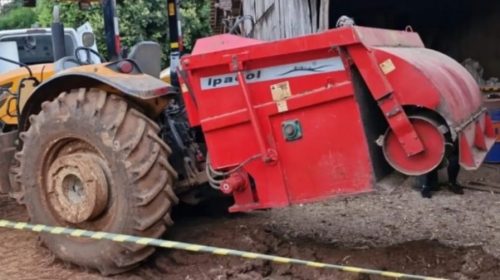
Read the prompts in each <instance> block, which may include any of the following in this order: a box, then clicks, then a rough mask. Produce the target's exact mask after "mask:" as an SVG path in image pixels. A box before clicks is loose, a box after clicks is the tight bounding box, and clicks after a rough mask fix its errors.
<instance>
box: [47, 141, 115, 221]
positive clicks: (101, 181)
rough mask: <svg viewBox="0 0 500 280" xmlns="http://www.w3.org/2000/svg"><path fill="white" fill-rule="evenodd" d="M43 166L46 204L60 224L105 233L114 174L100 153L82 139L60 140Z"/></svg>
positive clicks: (48, 154) (50, 149)
mask: <svg viewBox="0 0 500 280" xmlns="http://www.w3.org/2000/svg"><path fill="white" fill-rule="evenodd" d="M43 162H44V165H45V166H44V169H43V170H44V174H45V176H44V177H45V178H44V179H43V180H42V183H43V186H42V187H43V190H44V201H45V203H47V204H48V206H49V208H50V210H51V211H52V212H53V213H54V214H55V216H56V218H57V219H58V221H59V222H60V223H61V224H67V223H70V224H73V225H75V224H78V225H82V227H85V228H92V229H103V226H105V225H106V224H107V223H106V221H104V220H103V219H106V217H101V216H106V215H105V213H106V212H107V210H108V206H109V205H108V204H109V203H108V202H109V197H110V182H109V180H108V178H109V177H110V176H109V174H111V172H110V169H109V166H108V165H107V163H106V161H105V160H104V158H103V157H102V156H101V154H100V153H99V152H98V151H97V149H95V148H94V147H93V146H92V145H90V144H88V143H87V142H85V141H83V140H80V139H71V138H70V139H68V138H66V139H60V140H58V141H56V142H55V143H54V144H53V145H52V146H51V147H50V148H49V149H48V152H47V153H46V154H45V157H44V161H43ZM100 220H102V221H100ZM89 223H90V224H89Z"/></svg>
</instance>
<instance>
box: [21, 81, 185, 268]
mask: <svg viewBox="0 0 500 280" xmlns="http://www.w3.org/2000/svg"><path fill="white" fill-rule="evenodd" d="M30 122H31V126H30V128H29V129H28V130H27V131H26V132H25V133H22V134H21V140H22V141H23V143H24V145H23V148H22V151H21V152H19V153H18V154H17V155H16V158H17V159H18V160H19V163H20V165H19V170H18V174H17V179H18V180H19V181H20V183H21V185H22V188H23V192H24V196H23V198H22V201H23V203H24V204H25V205H26V207H27V209H28V212H29V215H30V218H31V222H33V223H40V224H45V225H52V226H68V227H73V228H80V229H88V230H93V231H107V232H115V233H123V234H131V235H137V236H144V237H151V238H158V237H160V236H161V235H162V234H163V233H164V232H165V230H166V227H167V226H169V225H171V224H172V220H171V219H170V212H171V208H172V206H173V205H174V204H175V203H177V202H178V199H177V197H176V195H175V194H174V192H173V189H172V185H173V181H174V179H175V178H176V176H177V174H176V172H175V171H174V170H173V168H172V167H171V166H170V164H169V163H168V161H167V158H168V156H169V154H170V153H171V150H170V148H169V147H168V146H167V145H166V144H165V143H164V142H163V141H162V140H161V139H160V138H159V137H158V136H157V133H158V130H159V127H158V126H157V125H156V124H155V123H154V122H152V121H151V120H149V119H148V118H147V117H146V116H144V115H143V114H142V113H140V112H138V111H137V110H135V109H133V108H131V107H130V106H129V104H128V103H127V101H125V100H124V99H123V98H121V97H118V96H116V95H112V94H108V93H106V92H104V91H101V90H98V89H90V90H86V89H79V90H74V91H71V92H70V93H69V94H66V93H62V94H61V95H60V96H59V97H57V98H56V99H55V100H53V101H51V102H45V103H44V104H42V110H41V112H40V113H39V114H38V115H33V116H31V117H30ZM41 240H42V242H43V243H44V244H45V245H46V246H47V247H48V248H49V249H50V250H51V251H52V252H54V253H55V255H56V256H57V257H59V258H60V259H62V260H63V261H67V262H71V263H75V264H78V265H80V266H84V267H87V268H93V269H97V270H99V271H100V272H101V273H103V274H105V275H109V274H116V273H120V272H123V271H126V270H129V269H131V268H133V267H135V266H136V265H137V264H138V263H139V262H141V261H143V260H144V259H146V258H147V257H148V256H150V255H151V254H152V253H153V251H154V248H152V247H145V246H142V245H136V244H127V243H117V242H111V241H105V240H92V239H85V238H75V237H66V236H58V235H49V234H42V235H41Z"/></svg>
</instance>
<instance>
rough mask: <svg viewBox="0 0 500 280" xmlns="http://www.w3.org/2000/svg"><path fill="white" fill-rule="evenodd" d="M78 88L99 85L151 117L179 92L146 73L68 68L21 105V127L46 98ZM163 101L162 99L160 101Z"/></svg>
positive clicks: (21, 128)
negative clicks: (81, 70)
mask: <svg viewBox="0 0 500 280" xmlns="http://www.w3.org/2000/svg"><path fill="white" fill-rule="evenodd" d="M77 88H100V89H102V90H105V91H107V92H110V93H114V94H117V95H120V96H123V97H125V98H126V99H127V100H130V101H131V102H133V103H134V104H136V105H138V106H139V107H142V108H143V109H144V113H145V114H146V115H148V116H149V117H156V116H157V115H158V114H159V113H160V112H161V111H162V110H163V109H164V107H165V106H166V104H167V100H168V98H166V97H169V96H173V95H176V94H177V91H176V89H175V88H174V87H173V86H171V85H170V84H168V83H166V82H164V81H162V80H160V79H158V78H155V77H153V76H150V75H146V74H142V73H141V74H121V73H116V72H112V73H103V74H101V73H98V72H97V71H96V72H73V71H71V70H70V71H65V72H63V73H61V74H59V75H56V76H54V77H52V78H51V79H49V80H47V81H45V82H43V83H42V84H40V85H39V86H38V87H37V88H36V89H35V90H34V91H33V92H32V93H31V95H30V96H29V98H28V99H27V100H26V102H25V103H24V104H21V118H20V120H19V130H20V131H24V130H26V129H27V128H28V126H29V122H28V117H29V116H30V115H32V114H36V113H38V112H40V110H41V105H42V103H43V102H45V101H49V100H53V99H54V98H56V97H57V96H58V95H59V94H60V93H62V92H69V91H70V90H72V89H77ZM159 100H160V101H159Z"/></svg>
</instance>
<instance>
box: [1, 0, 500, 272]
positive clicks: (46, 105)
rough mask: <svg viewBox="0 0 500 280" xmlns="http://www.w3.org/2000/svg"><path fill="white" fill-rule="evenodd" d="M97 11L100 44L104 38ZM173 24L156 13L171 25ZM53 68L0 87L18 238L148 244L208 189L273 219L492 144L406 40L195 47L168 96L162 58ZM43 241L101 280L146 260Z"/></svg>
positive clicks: (457, 91) (356, 31)
mask: <svg viewBox="0 0 500 280" xmlns="http://www.w3.org/2000/svg"><path fill="white" fill-rule="evenodd" d="M83 2H89V1H83ZM107 2H108V3H110V2H112V1H107ZM109 7H111V8H110V9H109V11H111V12H108V13H106V12H105V14H107V15H108V16H107V18H108V20H107V21H106V22H108V24H107V28H106V29H107V30H109V31H110V32H108V33H109V34H111V35H116V32H115V33H114V34H113V32H111V31H113V28H112V27H113V26H112V25H111V23H112V22H113V20H109V19H110V18H111V17H112V16H113V13H112V11H113V9H112V8H113V5H111V6H109ZM175 8H176V6H175V1H174V0H169V1H168V11H169V17H170V22H171V23H174V24H175V23H176V22H177V18H176V9H175ZM105 11H106V9H105ZM170 29H171V30H172V29H173V28H172V27H171V28H170ZM176 30H177V29H176ZM173 35H174V36H173V37H176V36H177V35H178V34H173ZM114 40H115V37H114V36H108V41H109V42H115V44H114V46H115V47H116V48H109V49H110V50H114V49H118V48H117V46H118V45H119V44H118V41H114ZM171 46H172V47H173V48H174V49H175V48H178V47H179V44H177V42H175V39H174V41H173V42H172V44H171ZM16 50H18V48H17V47H16V46H15V45H13V47H12V49H11V51H12V52H16ZM83 50H86V51H89V52H91V50H90V49H86V48H83ZM62 53H63V54H65V57H62V58H59V57H58V58H56V60H57V61H55V62H54V63H53V64H50V65H47V67H48V68H50V71H51V74H53V76H51V78H49V79H47V75H44V74H45V72H44V71H48V70H46V67H45V66H41V65H38V66H37V65H35V66H33V65H27V64H25V63H21V62H17V64H18V65H19V66H22V68H21V67H20V68H19V69H16V71H15V72H14V73H13V75H11V76H8V75H7V76H5V78H6V79H5V80H6V82H5V85H4V87H6V88H5V89H4V90H5V91H6V92H7V93H6V94H8V96H9V97H11V98H12V99H13V100H14V101H16V102H15V103H14V104H18V105H16V108H15V109H16V110H15V112H16V114H15V117H16V120H17V123H16V125H10V126H5V125H2V127H3V128H4V129H3V130H2V133H1V134H0V140H1V143H2V147H1V148H2V155H4V156H5V157H4V158H3V165H4V167H5V170H7V169H8V170H9V172H4V174H1V175H2V180H1V182H2V186H1V188H0V189H2V190H6V191H9V192H10V193H12V194H14V196H15V197H16V198H17V199H18V200H19V201H20V202H21V203H23V204H24V205H26V207H27V209H28V213H29V215H30V219H31V222H32V223H38V224H45V225H51V226H61V227H71V228H78V229H89V230H93V231H104V232H117V233H122V234H128V235H134V236H144V237H151V238H158V237H160V236H161V235H162V234H163V233H164V232H165V230H166V229H167V228H168V227H169V226H171V225H172V220H171V218H170V213H171V210H172V207H173V205H175V204H176V203H177V202H178V201H179V199H181V200H185V201H190V202H193V201H194V200H196V197H195V199H193V197H194V196H193V192H196V191H198V190H200V189H201V188H203V187H205V186H208V185H210V186H212V187H213V188H215V189H217V190H220V191H221V192H223V193H225V194H230V195H232V196H233V197H234V201H235V203H234V205H233V206H232V207H231V208H230V211H232V212H237V211H250V210H253V209H262V208H273V207H284V206H287V205H290V204H294V203H303V202H308V201H317V200H320V199H325V198H328V197H334V196H336V195H347V194H356V193H361V192H368V191H370V190H371V189H372V186H373V185H374V183H375V182H376V181H377V180H378V179H380V178H382V177H383V176H384V175H386V174H387V173H388V172H390V171H391V170H393V169H395V170H397V171H399V172H401V173H404V174H406V175H412V176H413V175H421V174H425V173H427V172H429V171H431V170H433V169H435V168H436V167H437V166H438V165H439V164H440V163H441V162H442V161H443V158H444V154H445V145H446V143H454V144H457V145H459V153H460V163H461V165H462V166H463V167H464V168H465V169H475V168H478V167H479V165H480V164H481V162H482V160H483V158H484V157H485V155H486V153H487V152H488V150H489V149H490V148H491V146H492V145H493V143H494V141H495V140H494V138H495V132H494V128H493V125H492V122H491V119H490V118H489V116H488V115H487V112H486V111H485V109H484V108H483V107H482V105H481V97H480V94H479V88H478V86H477V85H476V83H475V81H474V80H473V78H472V77H471V75H470V74H469V73H468V72H467V71H466V70H465V69H464V68H463V67H462V66H461V65H460V64H458V63H457V62H455V61H453V60H452V59H451V58H449V57H447V56H445V55H443V54H440V53H438V52H435V51H432V50H429V49H426V48H425V47H424V45H423V43H422V41H421V39H420V37H419V36H418V35H417V34H416V33H413V32H406V31H391V30H381V29H372V28H364V27H344V28H339V29H334V30H329V31H326V32H323V33H319V34H313V35H309V36H304V37H299V38H293V39H287V40H281V41H274V42H262V41H258V40H253V39H248V38H242V37H237V36H233V35H218V36H213V37H209V38H204V39H201V40H198V42H197V43H196V45H195V47H194V50H193V52H192V54H191V55H186V56H184V57H183V58H182V59H181V62H180V67H179V68H178V69H177V70H178V71H177V72H178V78H179V84H178V85H179V86H172V85H170V84H168V83H166V82H164V81H163V80H161V79H159V76H160V60H161V48H160V46H159V45H158V44H155V43H152V42H142V43H139V44H138V45H136V46H135V47H134V48H133V49H132V50H131V52H130V54H129V56H128V57H126V58H120V56H119V55H118V54H117V53H115V54H116V55H115V56H114V61H112V62H106V63H102V64H92V63H91V62H89V61H87V60H82V59H79V55H78V54H67V53H64V51H63V52H62ZM177 54H178V52H177ZM6 61H12V60H6ZM24 69H27V70H28V71H25V70H24ZM32 70H36V71H35V75H33V73H32V72H33V71H32ZM174 70H175V68H174ZM28 77H29V79H27V78H28ZM44 77H45V79H44ZM26 80H33V81H34V82H35V83H32V86H31V87H28V86H26V84H25V82H26ZM175 80H176V79H173V81H175ZM14 88H15V89H17V90H16V92H13V91H14ZM21 97H22V98H21ZM21 101H22V102H21ZM5 128H8V130H5ZM18 135H19V138H18V137H17V136H18ZM13 150H15V151H16V156H15V158H12V154H13V152H12V151H13ZM7 155H11V156H9V157H7ZM41 237H42V242H43V243H45V245H46V246H47V247H48V248H49V249H50V250H51V251H53V252H54V253H55V254H56V255H57V256H58V257H59V258H61V259H63V260H64V261H68V262H73V263H76V264H79V265H81V266H85V267H89V268H93V269H98V270H99V271H101V272H102V273H104V274H114V273H119V272H122V271H125V270H128V269H130V268H133V267H135V266H136V265H137V264H138V263H140V262H141V261H143V260H144V259H146V258H147V257H148V256H150V255H151V254H152V253H153V251H154V249H153V248H151V247H147V246H146V245H144V244H133V245H130V244H125V243H115V242H109V241H105V240H87V239H80V238H76V237H67V236H59V235H48V234H42V236H41Z"/></svg>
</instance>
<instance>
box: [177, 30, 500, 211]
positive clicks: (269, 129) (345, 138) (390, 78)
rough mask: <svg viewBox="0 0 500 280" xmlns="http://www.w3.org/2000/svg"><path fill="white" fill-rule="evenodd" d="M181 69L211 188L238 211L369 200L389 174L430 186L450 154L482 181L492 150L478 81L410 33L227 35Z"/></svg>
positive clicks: (201, 45) (208, 42) (201, 44)
mask: <svg viewBox="0 0 500 280" xmlns="http://www.w3.org/2000/svg"><path fill="white" fill-rule="evenodd" d="M181 64H182V70H181V73H184V74H183V75H182V76H183V78H184V83H183V84H182V86H181V88H182V91H183V96H184V100H185V102H186V105H187V113H188V116H189V120H190V124H191V125H192V126H201V128H202V129H203V133H204V136H205V139H206V144H207V148H208V152H209V154H210V161H209V162H208V163H207V166H208V170H209V171H208V174H209V177H210V182H211V183H212V185H214V186H215V187H217V188H220V189H221V190H222V191H223V192H225V193H230V194H232V195H233V196H234V199H235V205H234V206H233V207H232V208H231V211H248V210H252V209H257V208H269V207H279V206H286V205H288V204H290V203H302V202H305V201H313V200H318V199H322V198H326V197H331V196H334V195H339V194H353V193H360V192H366V191H369V190H371V188H372V186H373V183H374V182H375V181H376V179H377V178H380V177H381V176H383V175H384V174H385V173H386V171H387V169H386V164H387V163H388V164H389V165H390V166H391V167H392V168H394V169H395V170H397V171H399V172H401V173H403V174H406V175H422V174H425V173H427V172H429V171H431V170H433V169H434V168H436V167H437V166H438V165H439V164H440V163H441V161H442V160H443V157H444V154H445V144H446V143H447V142H449V143H456V142H458V145H459V150H460V163H461V165H462V167H464V168H465V169H476V168H477V167H479V165H480V164H481V162H482V161H483V159H484V157H485V156H486V153H487V151H488V150H489V149H490V148H491V146H492V145H493V143H494V135H495V132H494V128H493V125H492V122H491V119H490V118H489V117H488V115H487V112H486V110H485V109H484V108H483V107H482V106H481V97H480V93H479V88H478V86H477V84H476V83H475V81H474V80H473V78H472V77H471V76H470V74H469V73H468V72H467V71H466V70H465V69H464V68H463V67H462V66H461V65H460V64H459V63H457V62H455V61H454V60H453V59H451V58H449V57H447V56H445V55H443V54H441V53H438V52H436V51H433V50H430V49H426V48H425V47H424V45H423V43H422V41H421V39H420V37H419V36H418V34H416V33H413V32H406V31H389V30H380V29H373V28H364V27H348V28H340V29H335V30H330V31H327V32H323V33H320V34H314V35H309V36H305V37H299V38H293V39H288V40H282V41H276V42H261V41H257V40H252V39H248V38H241V37H236V36H232V35H220V36H214V37H210V38H205V39H201V40H198V42H197V43H196V46H195V48H194V50H193V54H192V55H190V56H186V57H184V58H183V59H182V63H181ZM228 170H229V171H228ZM217 176H223V177H224V179H219V180H217Z"/></svg>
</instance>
